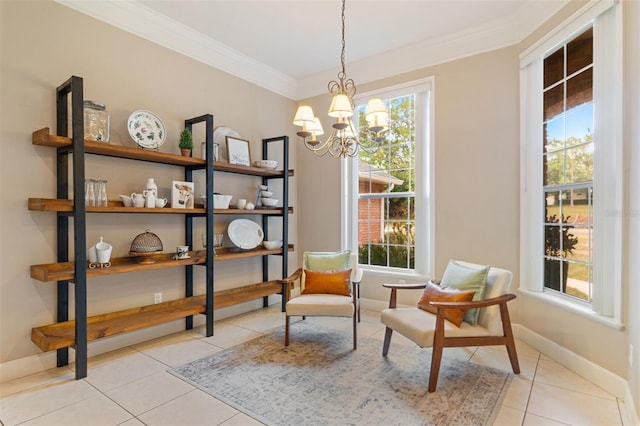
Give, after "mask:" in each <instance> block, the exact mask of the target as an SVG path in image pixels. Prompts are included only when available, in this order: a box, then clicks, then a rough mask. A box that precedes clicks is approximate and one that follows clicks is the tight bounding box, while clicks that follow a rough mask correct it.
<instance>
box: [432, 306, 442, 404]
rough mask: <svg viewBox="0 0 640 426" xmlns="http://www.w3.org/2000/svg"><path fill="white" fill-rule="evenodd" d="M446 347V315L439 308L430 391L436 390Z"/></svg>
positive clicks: (434, 335) (434, 336)
mask: <svg viewBox="0 0 640 426" xmlns="http://www.w3.org/2000/svg"><path fill="white" fill-rule="evenodd" d="M443 347H444V315H443V313H442V312H441V311H440V309H438V317H437V318H436V329H435V331H434V334H433V351H432V353H431V371H429V388H428V391H429V392H435V391H436V386H437V385H438V374H440V362H441V361H442V349H443Z"/></svg>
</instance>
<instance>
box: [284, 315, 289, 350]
mask: <svg viewBox="0 0 640 426" xmlns="http://www.w3.org/2000/svg"><path fill="white" fill-rule="evenodd" d="M284 345H285V346H289V315H287V316H286V319H285V320H284Z"/></svg>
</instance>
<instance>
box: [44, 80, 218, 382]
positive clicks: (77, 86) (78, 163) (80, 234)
mask: <svg viewBox="0 0 640 426" xmlns="http://www.w3.org/2000/svg"><path fill="white" fill-rule="evenodd" d="M69 96H71V102H70V103H71V114H69V107H68V106H69ZM83 104H84V96H83V80H82V78H81V77H77V76H72V77H71V78H69V80H67V81H66V82H65V83H63V84H62V85H61V86H59V87H58V88H57V92H56V126H57V135H58V136H65V137H68V136H69V122H71V140H72V144H71V145H70V146H67V147H61V148H57V164H56V175H57V177H56V193H57V194H56V196H57V198H58V199H68V198H69V186H70V185H69V181H68V176H69V154H73V155H72V183H71V187H72V188H73V199H75V200H84V181H85V149H84V112H83ZM70 120H71V121H70ZM201 122H204V123H205V125H206V142H207V159H208V161H207V162H206V166H204V167H202V166H197V167H196V166H184V168H185V180H186V181H189V182H193V171H194V170H201V169H203V168H204V169H205V173H206V187H207V193H213V115H211V114H206V115H203V116H200V117H196V118H193V119H189V120H185V127H187V128H189V129H190V130H191V128H192V126H193V124H197V123H201ZM178 167H179V166H178ZM207 198H208V200H207V213H206V214H205V217H206V226H207V236H208V238H207V250H208V253H213V247H212V246H210V244H209V242H211V241H213V234H212V233H213V204H211V205H209V203H213V201H212V200H213V198H212V197H207ZM210 200H211V201H210ZM86 213H87V212H86V207H85V204H84V203H73V211H72V213H71V214H69V213H67V212H58V213H57V258H58V260H57V261H58V262H68V261H69V230H70V229H69V218H70V217H73V219H74V220H73V239H74V247H75V250H74V257H75V259H74V261H75V267H74V268H75V269H74V280H73V283H74V284H75V285H74V299H75V305H74V307H75V340H76V342H75V346H74V349H75V351H76V379H82V378H84V377H87V354H88V350H87V344H88V341H87V269H86V264H87V244H86V240H87V238H86V237H87V230H86ZM193 217H194V215H185V241H186V244H187V245H189V246H191V247H192V246H193ZM213 265H214V262H213V256H209V255H208V256H207V262H206V268H207V272H206V297H205V298H206V309H205V315H206V335H207V337H209V336H212V335H213V321H214V318H213V287H214V280H213ZM185 269H186V276H185V295H186V296H187V297H189V296H193V265H188V266H185ZM56 318H57V322H64V321H68V320H69V280H64V281H58V282H57V314H56ZM185 328H186V329H191V328H193V317H192V316H189V317H186V318H185ZM56 356H57V359H56V365H57V366H58V367H62V366H64V365H67V364H69V348H62V349H57V354H56Z"/></svg>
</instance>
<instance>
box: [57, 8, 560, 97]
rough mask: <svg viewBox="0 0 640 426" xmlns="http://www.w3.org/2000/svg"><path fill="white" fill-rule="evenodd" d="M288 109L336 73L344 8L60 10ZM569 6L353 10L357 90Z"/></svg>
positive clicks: (350, 34) (516, 37)
mask: <svg viewBox="0 0 640 426" xmlns="http://www.w3.org/2000/svg"><path fill="white" fill-rule="evenodd" d="M57 1H58V2H59V3H62V4H64V5H66V6H69V7H71V8H74V9H76V10H79V11H81V12H83V13H86V14H88V15H91V16H93V17H95V18H98V19H100V20H103V21H105V22H107V23H110V24H112V25H115V26H118V27H120V28H123V29H125V30H127V31H130V32H132V33H135V34H138V35H140V36H142V37H144V38H147V39H149V40H151V41H154V42H156V43H159V44H161V45H164V46H166V47H168V48H170V49H173V50H176V51H179V52H181V53H183V54H185V55H188V56H191V57H193V58H194V59H197V60H200V61H202V62H205V63H208V64H209V65H211V66H214V67H216V68H219V69H221V70H223V71H226V72H229V73H232V74H234V75H237V76H238V77H241V78H244V79H246V80H249V81H251V82H253V83H256V84H258V85H260V86H263V87H266V88H268V89H270V90H273V91H274V92H276V93H280V94H282V95H284V96H287V97H290V98H292V99H301V98H305V97H309V96H314V95H317V94H320V93H323V92H324V91H325V88H326V83H327V82H328V80H330V79H334V78H335V76H336V74H337V73H338V71H339V70H340V48H341V45H340V31H341V25H340V1H339V0H120V1H105V0H102V1H83V0H57ZM567 2H568V0H412V1H404V0H348V1H347V2H346V12H345V15H346V16H345V23H346V32H345V38H346V54H345V60H346V63H347V65H346V71H347V76H348V77H350V78H353V79H354V80H355V81H356V83H357V84H358V83H364V82H367V81H374V80H376V79H380V78H384V77H387V76H391V75H395V74H399V73H402V72H407V71H411V70H414V69H418V68H422V67H425V66H429V65H433V64H436V63H441V62H444V61H447V60H451V59H454V58H459V57H463V56H467V55H470V54H473V53H477V52H481V51H487V50H491V49H495V48H498V47H503V46H507V45H512V44H514V43H518V42H520V41H521V40H522V39H523V38H524V37H526V36H527V35H528V34H530V33H531V32H532V31H533V30H534V29H535V28H537V27H538V26H539V25H540V24H541V23H542V22H544V21H545V20H546V19H548V18H549V17H550V16H551V15H553V14H554V13H555V12H557V11H558V10H559V9H560V8H561V7H562V6H564V5H565V4H566V3H567Z"/></svg>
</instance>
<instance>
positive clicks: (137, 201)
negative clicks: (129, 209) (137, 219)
mask: <svg viewBox="0 0 640 426" xmlns="http://www.w3.org/2000/svg"><path fill="white" fill-rule="evenodd" d="M131 199H132V200H133V207H144V195H142V194H136V193H135V192H134V193H132V194H131Z"/></svg>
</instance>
